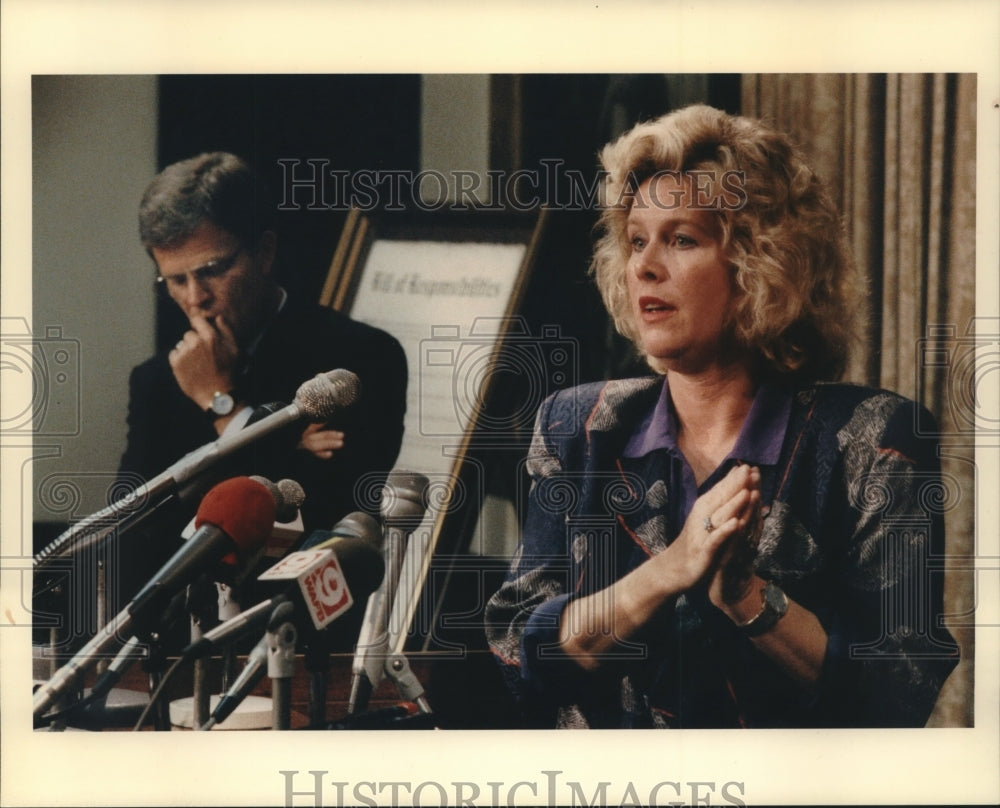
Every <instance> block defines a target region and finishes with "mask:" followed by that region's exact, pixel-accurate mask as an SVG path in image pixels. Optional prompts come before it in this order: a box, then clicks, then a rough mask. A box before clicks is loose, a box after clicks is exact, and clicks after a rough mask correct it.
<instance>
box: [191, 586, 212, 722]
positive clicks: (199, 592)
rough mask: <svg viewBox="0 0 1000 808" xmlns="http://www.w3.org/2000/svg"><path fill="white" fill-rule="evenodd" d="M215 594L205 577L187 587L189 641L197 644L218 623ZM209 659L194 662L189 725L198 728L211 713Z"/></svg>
mask: <svg viewBox="0 0 1000 808" xmlns="http://www.w3.org/2000/svg"><path fill="white" fill-rule="evenodd" d="M218 602H219V601H218V594H217V590H216V588H215V583H214V582H212V581H209V580H208V578H207V577H206V576H204V575H202V576H201V578H200V579H199V580H197V581H195V582H194V583H193V584H189V585H188V604H187V605H188V611H189V613H190V615H191V642H197V641H198V640H200V639H201V637H202V635H203V634H204V633H205V632H206V631H208V630H209V629H211V628H212V627H213V625H214V624H215V623H216V622H218V619H219V615H218ZM211 661H212V660H211V657H210V656H203V657H198V659H196V660H195V662H194V686H193V693H192V698H191V720H192V726H193V727H194V728H195V729H197V728H198V727H200V726H201V725H202V724H204V723H205V722H206V721H207V720H208V717H209V715H210V714H211V698H212V688H211V684H210V681H209V677H210V674H211Z"/></svg>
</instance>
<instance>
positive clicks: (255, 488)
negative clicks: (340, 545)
mask: <svg viewBox="0 0 1000 808" xmlns="http://www.w3.org/2000/svg"><path fill="white" fill-rule="evenodd" d="M274 519H275V501H274V498H273V496H272V495H271V492H270V491H269V490H268V488H267V487H266V486H264V485H262V484H261V483H260V482H256V481H254V480H251V479H250V478H249V477H234V478H232V479H229V480H226V481H224V482H222V483H219V484H218V485H216V486H215V487H214V488H212V489H211V490H210V491H209V492H208V493H207V494H206V495H205V497H204V498H203V499H202V502H201V505H200V506H199V508H198V514H197V516H196V518H195V526H196V528H197V529H196V531H195V533H194V535H192V536H191V538H190V539H188V540H187V541H186V542H185V543H184V544H183V545H182V546H181V547H180V549H178V550H177V552H176V553H174V555H173V556H172V557H171V558H170V559H169V560H168V561H167V562H166V564H164V565H163V566H162V567H161V568H160V570H159V571H158V572H157V573H156V574H154V575H153V577H152V578H151V579H150V580H149V581H148V582H147V583H146V584H145V585H144V586H143V588H142V589H141V590H140V591H139V592H138V594H137V595H136V596H135V597H134V598H133V599H132V601H131V602H130V603H129V604H128V605H127V606H126V607H125V608H124V609H123V610H122V611H121V612H119V613H118V615H117V616H116V617H115V618H114V619H112V620H111V621H109V622H108V624H107V625H106V626H105V627H104V628H103V629H102V630H101V631H100V632H99V633H98V634H97V635H96V636H95V637H94V638H93V639H91V640H90V642H88V643H87V644H86V645H84V647H83V648H82V649H80V651H79V652H78V653H77V654H76V655H75V656H74V657H73V658H72V659H71V660H70V661H69V662H67V663H66V664H65V665H64V666H63V667H62V668H60V669H59V670H58V671H56V673H55V675H53V677H52V678H51V679H50V680H49V681H48V682H46V683H45V684H43V685H42V686H41V687H40V688H39V689H38V690H37V691H36V693H35V696H34V715H35V716H36V717H37V716H40V715H42V714H43V713H44V712H45V711H46V710H48V709H49V708H50V707H51V706H52V705H53V704H55V703H56V702H57V701H58V700H59V698H60V697H61V696H62V695H64V694H65V693H66V692H67V691H68V690H69V689H70V688H71V687H72V686H73V685H74V684H75V683H76V682H77V681H78V679H79V678H80V676H82V675H83V674H84V673H85V672H86V671H87V670H88V669H89V668H90V666H91V665H92V664H94V663H95V662H96V660H97V658H98V656H99V655H100V654H102V653H103V652H104V651H105V650H107V649H108V648H109V647H110V646H111V645H112V643H114V642H115V640H116V639H117V638H118V637H121V636H130V635H132V634H135V635H137V636H138V637H140V638H141V637H143V636H144V635H146V634H147V633H148V632H150V631H152V630H154V629H155V626H156V618H157V616H158V615H159V614H161V613H162V611H163V610H164V608H165V607H166V605H167V602H168V600H169V599H170V598H171V597H173V596H174V595H175V594H176V593H177V591H178V590H179V589H181V588H182V587H184V586H186V585H187V584H188V583H190V582H191V581H192V580H194V579H195V577H196V576H197V575H198V574H199V573H201V572H204V571H206V570H207V569H210V568H212V567H214V565H216V564H217V563H218V562H219V561H220V560H221V559H222V558H223V556H225V555H227V554H229V553H232V552H235V553H237V554H238V555H248V554H252V553H254V552H255V551H256V550H257V549H258V548H260V547H262V546H263V544H264V542H265V541H266V540H267V537H268V535H269V534H270V531H271V527H272V525H273V523H274Z"/></svg>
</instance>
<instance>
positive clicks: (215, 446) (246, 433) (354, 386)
mask: <svg viewBox="0 0 1000 808" xmlns="http://www.w3.org/2000/svg"><path fill="white" fill-rule="evenodd" d="M360 394H361V382H360V380H359V379H358V377H357V376H356V375H355V374H354V373H351V372H350V371H349V370H343V369H338V370H331V371H328V372H327V373H319V374H317V375H316V376H315V377H313V378H312V379H309V380H308V381H306V382H304V383H303V384H302V385H301V386H300V387H299V389H298V390H297V391H296V393H295V399H294V400H293V401H292V403H291V404H288V405H286V406H284V407H282V408H281V409H280V410H278V411H277V412H274V413H271V414H270V415H267V416H265V417H263V418H261V419H260V420H259V421H256V422H255V423H251V424H248V425H247V426H245V427H244V428H243V429H241V430H239V431H237V432H234V433H232V434H229V435H223V436H221V437H220V438H218V440H215V441H213V442H211V443H207V444H205V445H204V446H202V447H200V448H198V449H195V450H194V451H193V452H189V453H188V454H186V455H185V456H184V457H182V458H181V459H180V460H178V461H177V462H176V463H174V464H173V465H171V466H170V467H169V468H168V469H167V470H166V471H164V472H162V473H161V474H159V475H157V476H156V477H154V478H153V479H152V480H150V481H149V482H147V483H146V484H145V485H142V486H140V487H139V488H137V489H136V490H135V491H133V492H132V493H130V494H128V495H127V496H124V497H121V498H120V499H118V500H116V501H115V502H114V503H112V504H111V505H109V506H108V507H107V508H104V509H102V510H100V511H98V512H97V513H95V514H91V515H90V516H88V517H87V518H86V519H82V520H81V521H79V522H77V523H76V524H75V525H73V527H71V528H70V529H69V530H67V531H65V532H64V533H62V534H61V535H60V536H58V537H57V538H56V539H55V540H53V541H52V542H51V543H49V545H48V546H46V547H45V548H43V549H42V550H41V551H40V552H39V553H38V554H37V555H35V557H34V566H35V568H38V567H41V566H42V565H44V564H46V563H47V562H49V561H51V560H53V559H56V558H60V557H62V556H64V555H66V554H67V553H68V552H70V550H72V549H78V548H81V547H84V546H88V545H89V544H91V543H93V542H95V541H99V540H100V539H102V538H104V536H106V535H107V534H108V533H109V532H110V531H111V530H112V529H114V527H115V526H116V524H117V522H118V517H119V516H120V515H122V514H123V513H125V512H130V511H133V512H134V511H136V510H137V509H140V506H141V505H142V504H143V503H144V502H146V501H147V500H148V501H151V502H152V501H156V500H157V499H159V498H161V497H163V496H165V495H166V494H169V493H173V492H178V491H180V490H181V488H182V487H183V486H184V485H185V484H186V483H189V482H191V481H193V480H194V479H195V478H197V477H198V476H199V475H201V474H202V473H204V472H205V471H207V470H208V469H209V468H211V467H212V466H214V465H215V464H216V463H218V462H219V461H220V460H222V459H224V458H226V457H229V456H230V455H232V454H234V453H235V452H237V451H240V450H241V449H243V448H245V447H246V446H249V445H250V444H252V443H253V442H255V441H257V440H260V439H261V438H263V437H265V436H266V435H269V434H271V433H272V432H275V431H276V430H278V429H281V428H282V427H285V426H287V425H288V424H292V423H294V422H296V421H300V420H303V419H308V420H309V421H311V422H313V423H324V422H326V421H329V420H331V419H332V418H334V417H335V416H336V415H338V414H339V413H340V412H341V411H343V410H345V409H347V408H348V407H350V406H351V405H352V404H354V402H355V401H357V399H358V397H359V396H360ZM133 515H134V514H133ZM109 523H110V526H109ZM81 539H85V541H80V540H81Z"/></svg>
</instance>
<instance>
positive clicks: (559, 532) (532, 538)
mask: <svg viewBox="0 0 1000 808" xmlns="http://www.w3.org/2000/svg"><path fill="white" fill-rule="evenodd" d="M553 409H556V410H558V404H557V403H556V398H555V397H553V398H551V399H548V400H546V401H545V402H544V403H543V404H542V406H541V407H540V409H539V412H538V416H537V418H536V422H535V431H534V436H533V439H532V445H531V449H530V451H529V453H528V460H527V468H528V473H529V475H530V476H531V489H530V492H529V495H528V513H527V517H526V521H525V525H524V530H523V533H522V541H521V544H520V546H519V547H518V550H517V552H516V554H515V556H514V558H513V560H512V562H511V566H510V569H509V571H508V573H507V576H506V579H505V581H504V583H503V585H502V586H501V588H500V589H499V591H498V592H497V593H496V594H495V595H494V596H493V597H492V598H491V599H490V601H489V603H488V604H487V607H486V623H487V639H488V640H489V644H490V648H491V650H492V652H493V655H494V656H495V657H496V659H497V661H498V662H499V663H500V665H501V669H502V670H503V672H504V677H505V679H506V681H507V684H508V687H509V688H510V689H511V691H512V693H513V694H514V696H515V698H516V700H517V701H518V703H519V704H520V705H521V707H522V708H523V709H524V711H525V720H526V721H527V723H528V724H537V725H541V726H549V727H551V726H553V721H554V718H553V710H554V709H555V707H556V706H557V705H565V704H568V703H571V702H573V701H574V700H576V699H577V698H578V697H579V695H580V688H581V687H582V685H583V672H582V670H581V669H580V668H579V667H578V666H576V665H575V664H574V663H573V662H572V660H570V659H568V658H567V657H566V656H565V654H563V653H562V651H561V650H560V649H559V621H560V618H561V615H562V612H563V610H564V609H565V607H566V604H567V603H568V602H569V600H570V598H571V597H572V594H571V592H572V587H571V585H570V582H569V580H568V579H569V575H570V566H571V564H570V559H569V557H568V550H567V547H566V543H565V540H564V539H563V538H562V537H563V536H564V535H565V533H566V528H565V513H564V512H563V511H562V510H560V509H559V508H558V507H557V505H558V503H557V502H556V501H553V500H552V498H549V497H546V498H545V499H546V501H544V502H543V501H542V496H541V495H540V489H542V488H543V487H544V483H545V482H548V481H551V480H553V479H555V478H557V477H558V475H559V474H560V473H561V472H562V461H561V460H560V458H559V457H558V456H557V455H556V453H555V450H554V448H553V446H552V445H551V443H550V441H549V440H547V438H546V433H547V431H548V424H549V423H551V416H552V410H553Z"/></svg>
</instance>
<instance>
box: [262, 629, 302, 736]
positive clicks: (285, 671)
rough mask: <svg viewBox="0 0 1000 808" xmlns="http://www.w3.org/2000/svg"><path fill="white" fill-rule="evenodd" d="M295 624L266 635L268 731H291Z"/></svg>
mask: <svg viewBox="0 0 1000 808" xmlns="http://www.w3.org/2000/svg"><path fill="white" fill-rule="evenodd" d="M297 639H298V633H297V631H296V629H295V623H293V622H292V621H291V620H285V621H284V622H282V623H279V624H278V625H277V626H275V627H274V628H273V629H272V628H269V629H268V632H267V675H268V677H270V679H271V729H275V730H284V729H291V726H292V701H291V698H292V677H293V676H294V675H295V642H296V640H297Z"/></svg>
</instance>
